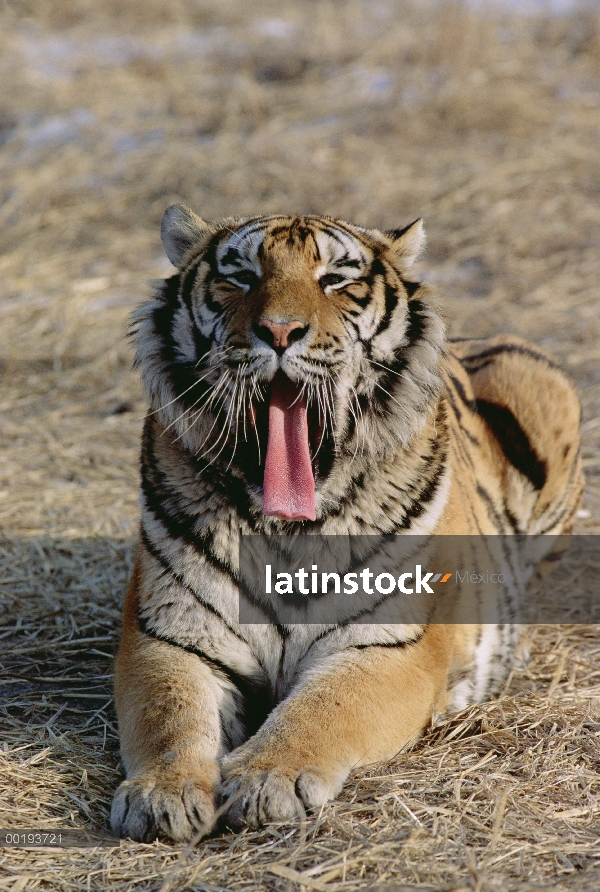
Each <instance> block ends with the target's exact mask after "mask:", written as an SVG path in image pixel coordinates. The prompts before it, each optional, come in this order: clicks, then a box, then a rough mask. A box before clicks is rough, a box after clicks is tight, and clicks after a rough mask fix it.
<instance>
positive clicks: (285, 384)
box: [249, 372, 333, 520]
mask: <svg viewBox="0 0 600 892" xmlns="http://www.w3.org/2000/svg"><path fill="white" fill-rule="evenodd" d="M249 417H250V424H251V425H252V427H253V428H254V429H255V434H256V447H257V451H258V453H259V455H258V457H259V466H260V470H261V471H262V473H263V480H262V484H263V514H266V515H268V516H271V517H281V518H284V519H286V520H316V511H315V478H316V477H317V475H318V474H319V473H323V472H327V471H328V470H329V469H330V467H331V461H332V459H333V449H332V443H331V437H330V435H329V434H328V431H327V429H326V425H325V419H324V417H323V413H322V411H321V409H320V407H319V405H318V402H317V401H311V402H310V403H308V404H307V400H306V397H305V394H304V392H303V390H302V386H301V385H299V384H295V383H294V382H293V381H292V380H290V378H288V377H287V375H284V374H283V372H278V373H277V374H276V376H275V377H274V378H273V380H272V382H271V384H270V387H269V390H268V393H267V399H266V400H264V401H262V402H258V401H253V402H252V404H251V406H250V409H249ZM249 441H250V442H251V441H252V436H250V437H249Z"/></svg>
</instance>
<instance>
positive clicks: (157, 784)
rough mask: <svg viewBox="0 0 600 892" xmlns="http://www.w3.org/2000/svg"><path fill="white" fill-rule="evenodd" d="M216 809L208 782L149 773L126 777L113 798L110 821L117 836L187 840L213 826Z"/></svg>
mask: <svg viewBox="0 0 600 892" xmlns="http://www.w3.org/2000/svg"><path fill="white" fill-rule="evenodd" d="M214 813H215V803H214V793H213V791H212V789H211V787H210V786H209V785H207V784H205V783H204V782H202V781H198V780H197V779H196V780H194V779H191V778H190V779H187V780H186V779H181V778H172V779H169V778H168V776H167V777H163V778H160V777H158V776H157V775H154V774H147V775H142V776H141V777H138V778H133V779H132V780H126V781H123V783H122V784H121V785H120V787H119V788H118V789H117V792H116V793H115V798H114V799H113V804H112V808H111V812H110V823H111V827H112V829H113V832H114V833H115V834H116V835H117V836H121V837H129V838H130V839H134V840H136V841H137V842H152V841H153V840H154V839H156V838H157V837H159V836H160V837H162V838H166V839H168V840H171V841H172V842H187V841H188V840H190V839H191V838H192V837H193V836H196V835H198V834H205V833H208V832H209V831H210V830H211V829H212V825H213V818H214Z"/></svg>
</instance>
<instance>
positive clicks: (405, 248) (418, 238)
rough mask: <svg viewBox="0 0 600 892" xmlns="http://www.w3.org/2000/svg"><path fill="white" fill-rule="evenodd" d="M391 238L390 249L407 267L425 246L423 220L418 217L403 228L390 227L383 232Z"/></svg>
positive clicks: (406, 267)
mask: <svg viewBox="0 0 600 892" xmlns="http://www.w3.org/2000/svg"><path fill="white" fill-rule="evenodd" d="M385 234H386V235H387V236H388V237H389V238H391V239H392V244H391V245H390V250H391V252H392V254H394V255H395V256H396V258H397V259H398V260H399V261H400V263H401V265H402V266H403V267H404V268H405V269H408V268H409V267H410V266H412V264H413V263H414V261H415V260H416V259H417V257H418V256H419V254H420V253H421V251H422V250H423V248H424V247H425V241H426V238H425V230H424V229H423V220H422V219H421V218H420V217H419V219H418V220H415V221H414V223H409V225H408V226H405V227H404V229H391V230H388V231H387V232H386V233H385Z"/></svg>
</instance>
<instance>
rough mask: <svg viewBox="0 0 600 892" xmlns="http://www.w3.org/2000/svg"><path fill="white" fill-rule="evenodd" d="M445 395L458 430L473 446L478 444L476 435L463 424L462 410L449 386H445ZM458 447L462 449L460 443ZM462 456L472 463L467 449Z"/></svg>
mask: <svg viewBox="0 0 600 892" xmlns="http://www.w3.org/2000/svg"><path fill="white" fill-rule="evenodd" d="M445 396H446V399H447V400H448V402H449V403H450V405H451V407H452V412H453V414H454V417H455V419H456V423H457V425H458V427H459V428H460V430H461V431H462V433H463V434H464V435H465V437H467V439H469V440H470V441H471V443H473V445H474V446H479V445H480V444H479V440H478V439H477V437H476V436H474V434H472V433H471V431H470V430H469V429H468V428H467V427H465V425H464V424H463V421H462V417H463V415H462V412H461V411H460V408H459V406H458V404H457V402H456V400H455V399H454V395H453V393H452V391H451V390H450V388H449V387H446V390H445ZM460 448H461V449H462V444H460ZM463 458H466V460H467V462H468V463H469V464H471V466H472V465H473V462H472V459H471V456H470V454H469V453H468V451H466V450H465V454H464V455H463Z"/></svg>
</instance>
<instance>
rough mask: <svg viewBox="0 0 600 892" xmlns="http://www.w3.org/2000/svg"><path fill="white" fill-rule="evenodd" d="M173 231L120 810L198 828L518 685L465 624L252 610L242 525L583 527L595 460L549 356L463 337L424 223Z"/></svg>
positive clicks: (505, 646)
mask: <svg viewBox="0 0 600 892" xmlns="http://www.w3.org/2000/svg"><path fill="white" fill-rule="evenodd" d="M161 235H162V241H163V244H164V247H165V250H166V253H167V255H168V257H169V259H170V260H171V261H172V263H173V264H174V265H175V266H176V267H177V268H178V271H177V273H176V274H175V275H173V276H171V277H170V278H169V279H167V280H166V281H164V282H163V283H160V286H159V287H158V288H157V290H156V293H155V295H154V298H153V299H152V300H151V301H149V302H148V303H146V304H145V305H143V306H142V307H141V308H140V309H139V311H138V312H137V316H136V325H137V334H136V338H137V356H136V364H137V366H138V367H139V369H140V371H141V375H142V378H143V382H144V385H145V388H146V392H147V396H148V399H149V402H150V411H149V413H148V415H147V418H146V422H145V427H144V434H143V444H142V453H141V469H142V497H141V502H142V522H141V539H140V543H139V550H138V555H137V561H136V564H135V569H134V572H133V577H132V579H131V584H130V587H129V590H128V593H127V597H126V602H125V608H124V622H123V634H122V640H121V644H120V648H119V651H118V656H117V660H116V677H115V694H116V705H117V712H118V721H119V730H120V737H121V751H122V759H123V763H124V766H125V769H126V774H127V779H126V780H125V781H123V783H122V784H121V785H120V787H119V789H118V790H117V792H116V795H115V798H114V802H113V807H112V815H111V820H112V826H113V829H114V831H115V832H116V833H117V834H120V835H122V836H129V837H131V838H133V839H136V840H151V839H153V838H155V837H156V836H162V837H166V838H169V839H171V840H174V841H179V840H186V839H189V838H190V837H192V836H194V835H200V834H201V833H203V832H206V831H208V830H209V829H210V828H211V827H212V825H213V821H214V814H215V809H217V808H218V807H219V806H220V807H221V813H222V814H224V821H225V823H226V824H227V825H228V826H229V827H231V828H234V829H235V828H239V827H242V826H245V825H246V826H251V827H257V826H260V825H263V824H264V823H267V822H270V821H287V820H295V819H297V818H299V817H300V816H302V815H303V814H304V813H305V811H306V810H310V809H314V808H317V807H319V806H321V805H322V804H323V803H324V802H325V801H327V800H328V799H329V798H332V797H334V796H336V795H337V794H338V792H339V791H340V789H341V787H342V784H343V782H344V780H345V778H346V777H347V775H348V773H349V771H350V769H351V768H353V767H355V766H359V765H365V764H368V763H371V762H374V761H378V760H383V759H388V758H391V757H392V756H393V755H394V754H396V753H398V752H399V751H400V750H401V749H402V748H403V747H406V746H407V745H408V744H410V743H411V742H412V741H414V740H416V739H417V738H418V736H419V735H420V734H421V733H422V731H423V730H424V729H425V728H426V726H427V725H428V723H429V722H430V721H431V720H432V718H434V717H435V716H437V715H443V714H444V713H447V712H448V711H450V710H456V709H457V708H462V707H464V706H465V705H467V704H468V703H471V702H474V701H476V700H480V699H482V698H486V697H488V696H490V695H491V694H493V693H494V692H496V691H497V690H498V688H499V685H500V684H501V683H502V681H503V679H504V678H505V677H506V674H507V673H508V671H509V668H510V665H511V659H512V654H513V649H514V645H515V640H516V634H515V629H514V627H513V626H512V625H511V624H510V623H506V624H502V623H500V624H494V625H488V624H481V623H472V622H468V623H463V624H460V623H457V622H454V623H453V622H452V617H450V622H447V621H445V622H443V623H442V622H439V623H436V622H435V621H434V622H428V623H423V624H420V625H419V624H417V625H415V624H406V623H405V624H377V623H370V624H364V623H362V624H359V623H352V622H349V623H343V624H308V625H285V624H281V623H280V624H275V623H270V622H269V621H268V619H267V618H266V617H265V619H264V620H262V622H260V623H255V624H249V625H244V624H241V623H240V622H239V620H238V612H237V611H238V599H237V594H238V543H239V537H240V534H242V533H247V534H259V533H267V534H278V533H285V534H289V535H294V534H295V533H297V532H304V533H309V534H314V533H322V534H333V535H339V534H344V535H345V534H360V535H374V536H381V535H382V534H406V535H408V534H417V533H418V534H421V535H424V536H429V535H430V534H433V533H437V534H445V533H451V534H453V535H463V534H481V533H506V534H513V533H515V532H522V533H545V534H550V533H560V532H566V531H569V530H570V528H571V526H572V523H573V518H574V516H575V514H576V511H577V508H578V506H579V502H580V496H581V490H582V472H581V463H580V458H579V448H578V425H579V405H578V401H577V398H576V396H575V393H574V391H573V389H572V387H571V385H570V384H569V383H568V382H567V380H566V379H565V377H564V375H563V374H562V373H561V371H560V370H559V369H558V368H557V367H556V366H555V365H554V363H553V362H551V361H550V360H549V359H548V358H546V357H545V356H544V355H543V354H542V353H541V352H540V351H539V350H537V349H536V348H535V347H533V346H530V345H529V344H527V343H526V342H524V341H522V340H520V339H518V338H505V337H495V338H492V339H491V340H487V341H483V340H474V341H468V340H463V341H454V342H448V341H447V340H446V338H445V333H444V326H443V324H442V321H441V318H440V316H439V314H438V311H437V310H436V307H435V301H434V298H433V296H432V294H431V293H430V289H429V288H428V287H427V286H426V285H423V284H419V283H418V282H416V281H413V279H412V278H411V277H410V268H411V264H412V263H413V261H414V259H415V257H416V256H417V255H418V253H419V251H420V250H421V248H422V245H423V241H424V234H423V227H422V223H421V221H420V220H418V221H416V222H415V223H413V224H411V225H410V226H407V227H406V228H405V229H402V230H398V231H392V232H381V231H378V230H367V229H363V228H361V227H358V226H353V225H349V224H347V223H344V222H342V221H339V220H335V219H331V218H329V217H322V216H297V217H290V216H277V215H275V216H262V217H254V218H251V219H244V220H234V219H226V220H224V221H222V222H217V223H213V224H207V223H205V222H203V221H202V220H201V219H200V218H199V217H197V216H196V215H195V214H194V213H193V212H192V211H189V210H188V209H186V208H184V207H182V206H179V205H173V206H171V207H170V208H168V210H167V211H166V213H165V215H164V217H163V221H162V226H161ZM459 594H460V593H459ZM500 612H501V613H502V611H500ZM432 617H433V619H434V620H435V617H436V614H435V613H434V614H432ZM447 619H448V617H446V620H447Z"/></svg>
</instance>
